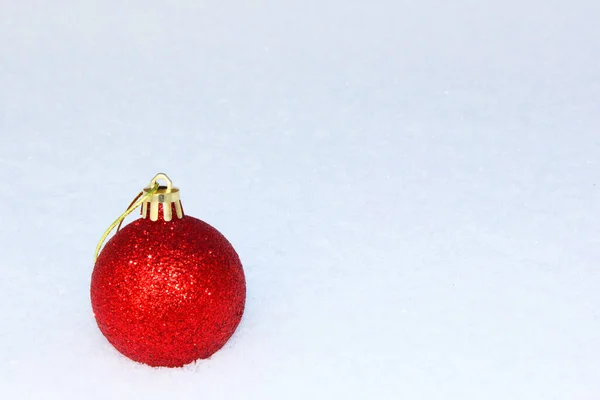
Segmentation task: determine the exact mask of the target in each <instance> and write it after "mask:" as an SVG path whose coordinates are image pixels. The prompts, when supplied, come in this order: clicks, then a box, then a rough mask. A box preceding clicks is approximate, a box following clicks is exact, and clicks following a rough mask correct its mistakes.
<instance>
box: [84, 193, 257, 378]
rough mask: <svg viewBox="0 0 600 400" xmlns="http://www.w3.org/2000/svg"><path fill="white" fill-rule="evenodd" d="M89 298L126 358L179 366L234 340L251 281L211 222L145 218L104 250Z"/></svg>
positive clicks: (105, 331)
mask: <svg viewBox="0 0 600 400" xmlns="http://www.w3.org/2000/svg"><path fill="white" fill-rule="evenodd" d="M161 206H162V205H161ZM91 299H92V307H93V310H94V315H95V317H96V320H97V322H98V326H99V327H100V330H101V331H102V333H103V334H104V335H105V336H106V338H107V339H108V341H109V342H110V343H111V344H112V345H113V346H114V347H115V348H116V349H117V350H119V351H120V352H121V353H122V354H124V355H125V356H127V357H129V358H131V359H133V360H135V361H138V362H142V363H145V364H149V365H151V366H167V367H178V366H182V365H185V364H187V363H190V362H192V361H194V360H197V359H201V358H208V357H210V356H211V355H212V354H213V353H215V352H216V351H217V350H219V349H220V348H221V347H223V345H224V344H225V343H226V342H227V340H228V339H229V338H230V337H231V336H232V335H233V333H234V331H235V329H236V328H237V326H238V324H239V323H240V320H241V318H242V314H243V312H244V306H245V299H246V282H245V277H244V271H243V268H242V265H241V262H240V260H239V257H238V255H237V253H236V252H235V250H234V249H233V247H232V246H231V244H230V243H229V242H228V241H227V239H226V238H225V237H224V236H223V235H222V234H221V233H219V232H218V231H217V230H216V229H215V228H213V227H212V226H210V225H208V224H207V223H205V222H203V221H201V220H199V219H196V218H193V217H190V216H184V217H183V218H182V219H176V220H173V221H170V222H165V221H164V220H159V221H156V222H152V221H150V220H148V219H139V220H136V221H134V222H132V223H131V224H129V225H127V226H125V227H124V228H123V229H122V230H121V231H119V232H118V233H117V234H116V235H115V236H114V237H113V238H112V239H111V240H109V241H108V243H107V244H106V246H105V248H104V249H103V251H102V252H101V254H100V256H99V258H98V260H97V262H96V265H95V268H94V272H93V274H92V283H91Z"/></svg>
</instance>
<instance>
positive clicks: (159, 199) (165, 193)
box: [141, 173, 184, 222]
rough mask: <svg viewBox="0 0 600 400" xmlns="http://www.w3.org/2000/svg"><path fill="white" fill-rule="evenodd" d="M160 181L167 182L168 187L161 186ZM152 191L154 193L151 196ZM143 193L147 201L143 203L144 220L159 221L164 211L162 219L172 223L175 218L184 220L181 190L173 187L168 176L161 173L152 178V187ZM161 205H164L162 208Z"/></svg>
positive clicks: (145, 189) (149, 186)
mask: <svg viewBox="0 0 600 400" xmlns="http://www.w3.org/2000/svg"><path fill="white" fill-rule="evenodd" d="M159 180H162V181H164V182H166V185H165V186H163V185H160V184H159V183H158V181H159ZM157 184H159V186H158V189H156V185H157ZM153 190H154V191H153ZM151 191H153V192H152V194H150V195H149V193H150V192H151ZM143 193H144V195H145V196H144V197H146V200H145V201H144V202H143V203H142V212H141V214H142V218H149V219H150V221H158V220H159V214H160V211H162V217H163V218H162V219H164V220H165V221H167V222H168V221H172V220H173V217H174V216H175V217H176V218H177V219H182V218H183V215H184V214H183V207H182V206H181V200H180V198H179V189H178V188H176V187H173V182H172V181H171V179H169V177H168V176H167V175H166V174H163V173H160V174H157V175H156V176H155V177H154V178H152V180H151V181H150V185H148V187H146V188H144V191H143ZM160 204H162V207H160V206H159V205H160Z"/></svg>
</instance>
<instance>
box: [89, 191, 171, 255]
mask: <svg viewBox="0 0 600 400" xmlns="http://www.w3.org/2000/svg"><path fill="white" fill-rule="evenodd" d="M158 187H159V186H158V183H155V184H154V186H153V187H152V188H151V189H150V190H148V192H146V194H144V195H143V196H142V194H143V193H144V192H143V191H142V192H140V194H138V195H137V197H136V198H135V199H134V200H133V202H132V203H131V204H130V205H129V207H128V208H127V210H125V212H124V213H123V214H121V215H120V216H119V218H117V219H116V220H115V221H114V222H113V223H112V224H110V226H109V227H108V229H107V230H106V232H104V235H102V238H101V239H100V242H98V246H96V252H95V253H94V262H96V260H98V254H100V249H101V248H102V245H103V244H104V241H105V240H106V238H107V237H108V235H110V233H111V232H112V230H113V229H115V226H117V225H119V228H121V224H122V223H123V220H124V219H125V218H126V217H127V216H128V215H129V214H131V213H132V212H133V211H134V210H135V209H136V208H138V207H139V206H140V205H142V203H144V201H146V199H148V198H149V197H150V196H152V195H153V194H154V193H156V191H157V190H158ZM118 231H119V229H118V228H117V232H118Z"/></svg>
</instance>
